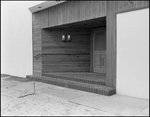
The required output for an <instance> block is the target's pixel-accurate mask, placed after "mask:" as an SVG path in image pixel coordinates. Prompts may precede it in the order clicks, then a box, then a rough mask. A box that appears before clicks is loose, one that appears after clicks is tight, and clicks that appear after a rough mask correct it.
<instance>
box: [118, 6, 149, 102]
mask: <svg viewBox="0 0 150 117" xmlns="http://www.w3.org/2000/svg"><path fill="white" fill-rule="evenodd" d="M117 93H118V94H122V95H128V96H133V97H138V98H145V99H149V8H147V9H142V10H136V11H131V12H126V13H120V14H117Z"/></svg>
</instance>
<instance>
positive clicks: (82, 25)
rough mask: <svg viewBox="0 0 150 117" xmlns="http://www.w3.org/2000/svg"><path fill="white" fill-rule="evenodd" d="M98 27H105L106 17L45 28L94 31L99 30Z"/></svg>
mask: <svg viewBox="0 0 150 117" xmlns="http://www.w3.org/2000/svg"><path fill="white" fill-rule="evenodd" d="M100 27H106V17H102V18H97V19H92V20H85V21H80V22H75V23H70V24H65V25H60V26H54V27H49V28H46V29H48V30H67V29H68V30H70V29H87V30H90V29H94V28H100Z"/></svg>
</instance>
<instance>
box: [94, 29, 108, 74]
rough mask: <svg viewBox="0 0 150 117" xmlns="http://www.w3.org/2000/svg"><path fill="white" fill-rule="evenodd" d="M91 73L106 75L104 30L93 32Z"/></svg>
mask: <svg viewBox="0 0 150 117" xmlns="http://www.w3.org/2000/svg"><path fill="white" fill-rule="evenodd" d="M93 72H96V73H106V29H105V28H104V29H99V30H94V31H93Z"/></svg>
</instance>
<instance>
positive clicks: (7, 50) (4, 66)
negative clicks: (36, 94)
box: [1, 1, 44, 77]
mask: <svg viewBox="0 0 150 117" xmlns="http://www.w3.org/2000/svg"><path fill="white" fill-rule="evenodd" d="M41 2H44V1H33V2H29V1H22V2H21V1H18V2H17V1H1V73H3V74H10V75H15V76H22V77H25V76H26V75H29V74H32V14H31V13H30V11H29V9H28V8H29V7H31V6H34V5H37V4H39V3H41Z"/></svg>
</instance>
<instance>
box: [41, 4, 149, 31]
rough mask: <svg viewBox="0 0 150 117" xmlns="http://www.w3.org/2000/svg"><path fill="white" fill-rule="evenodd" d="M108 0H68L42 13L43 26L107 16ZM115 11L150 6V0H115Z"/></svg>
mask: <svg viewBox="0 0 150 117" xmlns="http://www.w3.org/2000/svg"><path fill="white" fill-rule="evenodd" d="M106 3H107V2H106V1H68V2H64V3H62V4H58V5H56V6H52V7H50V8H47V9H45V10H42V11H39V12H38V13H39V14H41V22H40V24H41V28H47V27H52V26H58V25H62V24H68V23H73V22H79V21H84V20H89V19H94V18H99V17H104V16H106ZM115 5H116V8H115V12H116V13H120V12H126V11H131V10H136V9H140V8H146V7H149V1H115Z"/></svg>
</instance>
